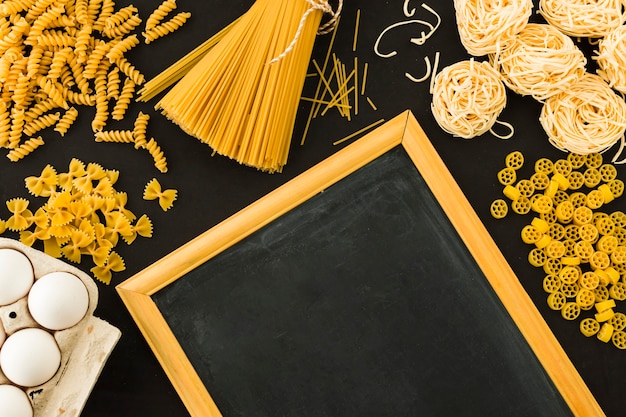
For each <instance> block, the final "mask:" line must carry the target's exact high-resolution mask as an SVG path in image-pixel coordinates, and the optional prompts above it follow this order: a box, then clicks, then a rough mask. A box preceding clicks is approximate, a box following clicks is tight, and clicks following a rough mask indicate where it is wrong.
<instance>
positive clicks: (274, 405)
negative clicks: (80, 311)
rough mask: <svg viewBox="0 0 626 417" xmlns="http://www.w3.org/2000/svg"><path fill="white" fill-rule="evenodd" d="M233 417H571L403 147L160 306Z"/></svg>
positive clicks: (165, 294) (213, 265) (168, 294)
mask: <svg viewBox="0 0 626 417" xmlns="http://www.w3.org/2000/svg"><path fill="white" fill-rule="evenodd" d="M154 299H155V302H156V304H157V306H158V307H159V309H160V310H161V311H163V313H164V317H165V319H166V321H167V322H168V323H169V325H170V327H171V328H172V329H173V331H174V334H175V335H176V337H177V339H178V340H180V341H181V345H182V347H183V349H184V350H185V351H186V352H188V356H189V359H190V360H191V362H192V364H194V366H195V367H196V369H197V371H198V373H199V374H200V375H201V376H202V380H203V382H204V383H205V385H206V386H207V388H208V390H209V392H210V393H211V394H212V396H213V398H214V400H215V401H216V403H217V405H218V407H219V408H220V410H221V411H222V412H223V413H224V415H226V416H259V417H260V416H268V417H269V416H300V417H304V416H335V417H339V416H346V417H348V416H357V415H358V416H412V415H420V416H450V417H453V416H454V417H460V416H502V415H506V416H529V417H531V416H532V417H537V416H551V417H555V416H569V415H571V413H570V411H569V410H568V408H567V406H566V405H565V403H564V402H563V400H562V399H561V398H560V396H559V394H558V393H557V392H556V390H555V389H554V387H553V385H552V384H551V383H550V381H549V379H548V378H547V377H546V375H545V371H544V370H543V368H542V367H541V366H540V364H539V362H538V361H537V360H536V358H535V357H534V355H533V353H532V351H531V350H530V348H529V347H528V345H527V344H526V343H525V341H524V339H523V337H522V335H521V334H520V332H519V330H518V329H517V327H516V326H515V324H514V323H513V322H512V321H511V319H510V317H509V316H508V314H507V312H506V309H504V308H503V306H502V304H501V302H500V300H499V299H498V297H497V296H496V295H495V294H494V292H493V290H492V289H491V287H489V283H488V282H487V281H486V280H485V278H484V275H483V273H482V271H481V270H480V268H479V267H478V265H477V264H476V262H475V261H474V259H473V258H472V256H471V255H470V254H469V252H468V250H467V248H466V247H465V246H464V245H463V243H462V241H461V240H460V239H459V236H458V234H457V233H456V230H455V229H454V227H453V226H452V225H451V224H450V222H449V221H448V219H447V217H446V216H445V214H444V213H443V211H442V209H441V207H440V206H439V204H438V203H437V200H436V199H435V198H434V197H433V195H432V193H431V192H430V189H429V188H428V187H427V186H426V184H425V182H424V180H423V179H422V178H421V177H420V175H419V173H418V171H417V170H416V169H415V166H414V165H413V163H412V162H411V160H410V159H409V157H408V156H407V154H406V152H405V151H404V150H403V149H402V148H401V147H397V148H394V149H393V150H391V151H389V152H388V153H386V154H385V155H383V156H381V157H379V158H378V159H376V160H375V161H373V162H370V163H369V164H368V165H366V166H365V167H363V168H361V169H359V170H358V171H356V172H355V173H353V174H351V175H350V176H349V177H347V178H345V179H343V180H341V181H340V182H338V183H336V184H335V185H333V186H331V187H330V188H329V189H328V190H326V191H324V192H323V193H321V194H318V195H317V196H315V197H313V198H311V199H310V200H308V201H306V202H305V203H303V204H302V205H300V206H299V207H297V208H296V209H294V210H292V211H290V212H289V213H287V214H285V215H283V216H282V217H281V218H280V219H278V220H275V221H274V222H272V223H271V224H269V225H267V226H265V227H264V228H263V229H261V230H259V231H257V232H256V233H254V234H253V235H251V236H249V237H248V238H246V239H245V240H243V241H242V242H240V243H239V244H237V245H236V246H233V247H231V248H229V249H228V250H226V251H224V252H223V253H222V254H220V255H218V256H217V257H215V258H213V259H211V260H209V261H208V262H206V263H205V264H204V265H202V266H200V267H198V268H196V269H195V270H193V271H192V272H190V273H188V274H186V275H185V276H184V277H182V278H181V279H179V280H178V281H177V282H175V283H174V284H172V285H170V286H169V287H168V288H166V289H164V290H162V291H160V292H158V293H157V294H156V295H155V296H154Z"/></svg>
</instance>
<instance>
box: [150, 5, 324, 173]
mask: <svg viewBox="0 0 626 417" xmlns="http://www.w3.org/2000/svg"><path fill="white" fill-rule="evenodd" d="M325 12H328V13H330V12H332V10H331V9H330V6H329V5H328V2H327V1H325V0H257V1H256V2H255V3H254V4H253V5H252V7H251V8H250V9H249V10H248V11H247V12H246V13H245V14H244V15H243V16H241V17H240V18H239V19H238V21H237V22H236V23H235V24H233V25H232V26H231V27H230V28H229V29H228V31H227V32H226V33H225V34H224V35H223V37H222V39H221V40H220V41H219V42H218V43H217V44H216V45H214V46H213V47H212V48H211V49H210V50H209V51H208V52H207V53H206V55H204V57H203V58H202V59H201V60H200V61H199V62H198V63H197V64H196V65H195V66H194V67H193V68H191V70H190V71H189V72H188V73H187V74H186V75H185V76H184V77H183V78H182V79H181V80H180V81H179V82H178V83H177V84H176V85H175V86H174V87H172V89H171V90H170V91H169V92H168V93H167V94H166V95H165V96H164V97H163V98H162V99H161V100H160V101H159V102H158V103H157V105H156V108H157V109H161V110H162V112H163V114H164V115H165V116H167V117H168V118H169V119H170V120H172V121H173V122H174V123H176V124H178V125H179V126H180V127H181V128H182V129H183V130H184V131H185V132H187V133H188V134H189V135H191V136H194V137H195V138H197V139H199V140H200V141H202V142H203V143H206V144H208V145H209V146H210V147H211V148H212V149H213V150H214V151H215V152H216V153H218V154H220V155H225V156H228V157H229V158H232V159H234V160H236V161H238V162H239V163H241V164H244V165H248V166H252V167H256V168H258V169H260V170H263V171H267V172H280V171H281V170H282V168H283V166H284V165H285V163H286V161H287V155H288V152H289V146H290V142H291V135H292V131H293V126H294V123H295V116H296V111H297V108H298V103H299V101H300V95H301V91H302V87H303V85H304V80H305V77H306V71H307V68H308V65H309V60H310V56H311V51H312V49H313V43H314V41H315V37H316V35H317V32H318V29H319V28H320V21H321V18H322V15H323V13H325Z"/></svg>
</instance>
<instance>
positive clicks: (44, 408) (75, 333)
mask: <svg viewBox="0 0 626 417" xmlns="http://www.w3.org/2000/svg"><path fill="white" fill-rule="evenodd" d="M0 248H7V249H15V250H18V251H20V252H22V253H23V254H24V255H26V256H27V257H28V259H29V260H30V262H31V264H32V266H33V269H34V274H35V281H36V280H37V279H38V278H39V277H42V276H43V275H46V274H49V273H51V272H68V273H70V274H73V275H75V276H77V277H78V278H80V280H81V281H82V282H83V283H84V284H85V287H86V288H87V292H88V295H89V306H88V309H87V313H86V314H85V316H84V317H83V318H82V319H81V320H80V322H78V323H77V324H76V325H74V326H72V327H70V328H68V329H64V330H58V331H55V332H52V334H53V336H54V339H55V340H56V342H57V344H58V346H59V348H60V351H61V365H60V367H59V370H58V371H57V372H56V374H55V375H54V376H53V377H52V379H50V380H48V381H47V382H46V383H44V384H42V385H39V386H36V387H28V388H25V389H24V390H25V392H26V394H27V395H28V398H29V400H30V402H31V404H32V406H33V411H34V417H76V416H78V415H80V413H81V412H82V409H83V408H84V406H85V403H86V401H87V398H88V397H89V394H90V393H91V391H92V389H93V386H94V385H95V383H96V380H97V379H98V377H99V376H100V373H101V371H102V369H103V367H104V365H105V363H106V361H107V359H108V358H109V355H110V354H111V352H112V351H113V348H114V347H115V345H116V344H117V342H118V340H119V338H120V336H121V332H120V331H119V330H118V329H117V328H116V327H114V326H112V325H111V324H109V323H107V322H105V321H103V320H101V319H99V318H98V317H95V316H94V315H93V313H94V310H95V309H96V306H97V304H98V287H97V286H96V284H95V282H94V281H93V279H92V278H91V277H90V276H89V275H87V274H85V273H84V272H82V271H81V270H79V269H77V268H75V267H73V266H71V265H69V264H67V263H65V262H63V261H61V260H59V259H55V258H53V257H51V256H49V255H47V254H45V253H43V252H41V251H38V250H36V249H34V248H31V247H28V246H25V245H23V244H22V243H20V242H18V241H16V240H13V239H7V238H0ZM0 322H1V324H2V326H3V327H4V330H5V332H6V335H7V337H8V336H10V335H11V334H13V333H15V332H17V331H19V330H22V329H25V328H41V326H39V325H38V324H37V322H35V320H34V319H33V318H32V316H31V314H30V313H29V310H28V304H27V297H24V298H22V299H20V300H18V301H16V302H15V303H13V304H10V305H6V306H2V307H0ZM0 384H12V383H11V381H9V380H8V378H7V377H6V376H5V375H4V374H3V373H2V370H0Z"/></svg>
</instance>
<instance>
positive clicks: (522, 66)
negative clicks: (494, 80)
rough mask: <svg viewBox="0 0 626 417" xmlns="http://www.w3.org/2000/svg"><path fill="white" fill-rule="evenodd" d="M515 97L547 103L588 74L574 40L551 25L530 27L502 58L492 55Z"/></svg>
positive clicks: (521, 33)
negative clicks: (548, 99)
mask: <svg viewBox="0 0 626 417" xmlns="http://www.w3.org/2000/svg"><path fill="white" fill-rule="evenodd" d="M490 60H491V61H492V63H493V65H494V66H495V67H496V68H498V69H499V71H500V72H501V73H502V79H503V81H504V83H505V84H506V85H507V86H508V87H509V88H510V89H511V90H513V91H514V92H515V93H517V94H521V95H530V96H532V97H533V98H535V99H536V100H539V101H543V100H545V99H547V98H548V97H550V96H552V95H554V94H557V93H560V92H562V91H566V90H567V89H568V88H569V87H570V86H571V85H572V84H573V83H575V82H576V81H577V80H578V79H579V78H580V77H581V76H582V75H583V74H584V73H585V65H586V64H587V59H586V58H585V55H584V54H583V52H582V51H581V50H580V49H579V48H578V47H577V46H576V45H575V44H574V42H573V41H572V39H571V38H570V37H568V36H566V35H564V34H563V33H561V32H559V31H558V30H557V29H555V28H554V27H552V26H550V25H546V24H538V23H529V24H528V25H527V26H526V27H525V28H524V30H522V31H521V32H520V33H519V34H518V35H517V37H516V38H515V41H514V42H513V43H512V44H511V45H510V46H509V47H508V48H507V49H505V50H503V51H502V52H501V53H500V54H498V55H490Z"/></svg>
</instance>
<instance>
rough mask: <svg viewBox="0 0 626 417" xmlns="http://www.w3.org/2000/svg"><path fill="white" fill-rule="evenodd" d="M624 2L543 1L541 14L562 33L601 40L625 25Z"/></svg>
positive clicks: (598, 0) (584, 0)
mask: <svg viewBox="0 0 626 417" xmlns="http://www.w3.org/2000/svg"><path fill="white" fill-rule="evenodd" d="M623 6H624V4H623V1H621V0H594V1H589V0H541V1H540V2H539V13H540V14H541V15H542V16H543V17H544V18H545V19H546V21H547V22H548V23H549V24H551V25H553V26H554V27H556V28H558V29H559V30H560V31H561V32H563V33H565V34H567V35H570V36H573V37H580V38H587V37H589V38H600V37H603V36H605V35H606V34H608V33H610V32H611V31H613V30H614V29H616V28H617V27H619V26H620V25H621V24H622V23H624V17H625V16H624V13H623V12H622V7H623Z"/></svg>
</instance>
